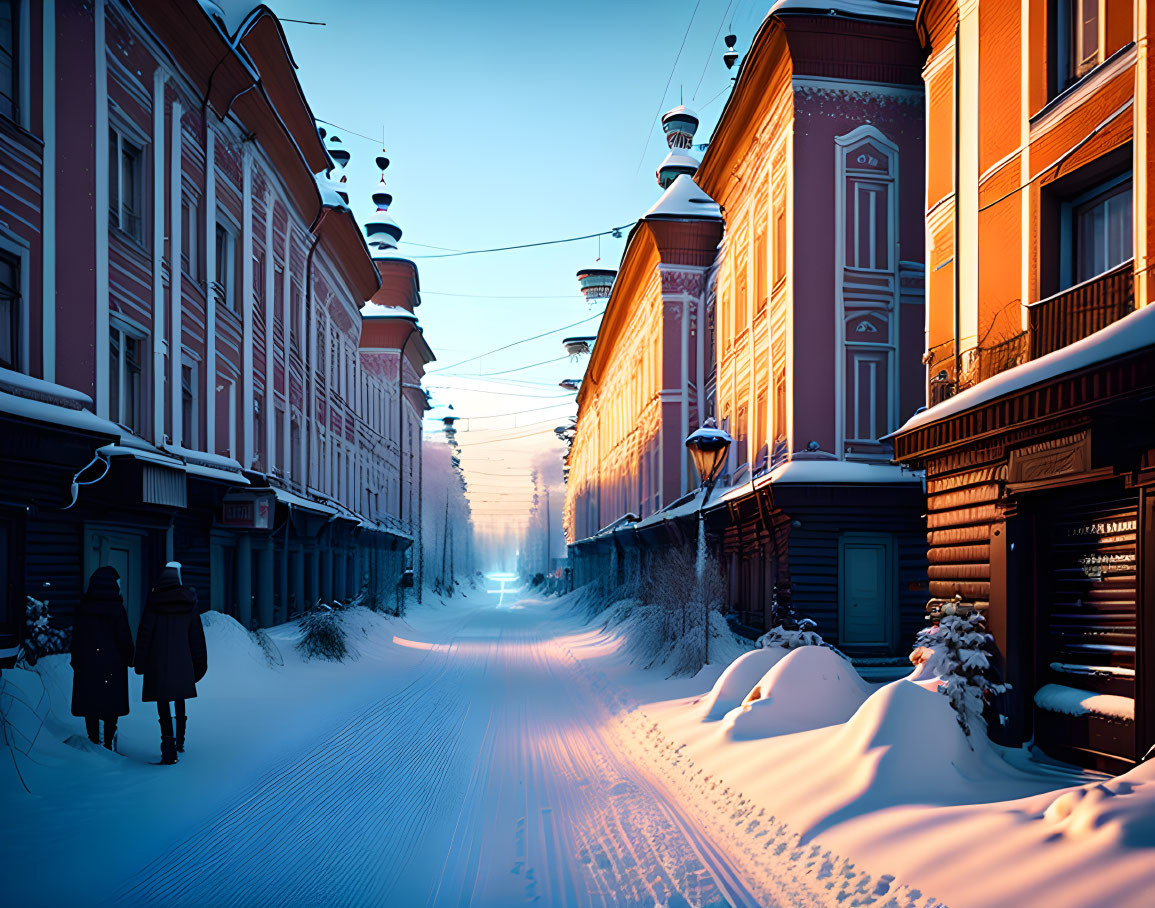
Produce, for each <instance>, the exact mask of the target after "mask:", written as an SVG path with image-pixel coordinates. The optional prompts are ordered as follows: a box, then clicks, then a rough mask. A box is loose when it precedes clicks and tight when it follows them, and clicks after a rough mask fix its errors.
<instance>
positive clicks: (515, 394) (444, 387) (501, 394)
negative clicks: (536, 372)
mask: <svg viewBox="0 0 1155 908" xmlns="http://www.w3.org/2000/svg"><path fill="white" fill-rule="evenodd" d="M447 377H449V378H453V377H454V376H452V375H450V376H447ZM425 387H426V388H428V389H430V390H438V391H464V392H465V393H467V394H492V395H494V396H497V397H525V398H529V399H531V400H562V399H563V398H566V397H568V398H569V399H570V400H573V393H572V392H571V393H569V394H526V393H525V392H524V391H482V390H480V389H477V388H455V387H453V386H452V385H426V386H425Z"/></svg>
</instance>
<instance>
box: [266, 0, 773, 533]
mask: <svg viewBox="0 0 1155 908" xmlns="http://www.w3.org/2000/svg"><path fill="white" fill-rule="evenodd" d="M270 5H271V6H272V7H273V9H274V10H275V11H276V12H277V13H278V15H280V16H281V17H283V18H296V19H308V20H320V21H323V22H324V23H326V24H325V25H324V26H323V27H320V26H311V25H300V24H294V23H291V22H289V23H285V26H284V28H285V32H286V34H287V35H288V37H289V41H290V44H291V46H292V49H293V53H294V55H295V57H296V60H297V63H298V66H299V73H298V75H299V78H300V80H301V84H302V86H303V87H304V89H305V93H306V95H307V97H308V99H309V102H310V104H311V106H312V108H313V112H314V114H315V115H316V116H317V117H318V118H320V119H323V120H328V121H331V122H333V123H336V124H338V125H339V127H341V128H338V129H337V130H336V131H337V132H338V134H340V135H341V136H342V139H343V140H344V142H345V145H346V147H347V148H349V150H350V151H351V152H352V153H353V160H352V162H351V163H350V165H349V168H348V171H347V173H348V175H349V184H350V190H351V201H352V205H353V208H354V211H355V212H356V214H357V215H358V218H359V219H360V220H362V222H364V221H365V220H366V219H367V218H368V216H369V215H370V214H371V213H372V212H373V210H374V207H373V204H372V202H371V201H370V199H369V195H370V193H371V192H372V191H373V189H374V187H375V185H376V182H377V179H378V173H377V170H376V167H375V165H374V163H373V159H374V157H375V156H376V155H377V154H378V153H379V152H380V144H381V143H380V138H379V137H380V135H381V131H382V127H384V131H385V147H386V150H387V154H388V156H389V158H390V159H391V160H392V165H391V166H390V168H389V170H388V171H387V172H386V175H385V177H386V180H387V182H388V185H389V189H390V191H391V192H392V193H393V196H394V202H393V207H392V209H391V213H392V214H393V216H394V217H395V218H396V220H397V221H398V223H399V224H400V225H401V228H402V230H403V231H404V236H403V239H402V244H401V247H400V249H399V254H402V255H405V256H408V257H410V258H413V259H414V260H415V261H416V262H417V263H418V265H419V266H420V270H421V287H422V300H423V302H422V306H421V308H420V310H419V312H418V314H419V315H420V318H421V324H422V326H423V328H424V330H425V336H426V338H427V339H428V341H429V343H430V345H431V346H432V348H433V350H434V352H435V353H436V355H437V358H438V360H439V362H438V363H436V364H434V365H433V366H432V368H431V373H432V374H430V375H429V376H428V378H427V382H426V384H427V386H428V387H429V388H430V389H431V392H432V394H433V401H434V404H435V407H436V409H435V410H434V411H433V415H437V416H439V415H440V414H441V413H442V412H443V411H444V409H445V407H446V406H448V405H449V404H453V405H454V409H455V412H456V413H458V414H459V415H461V416H462V417H471V419H470V420H469V421H463V422H462V423H461V424H460V425H459V428H460V429H461V430H462V431H461V432H460V434H459V439H460V441H461V442H462V444H463V446H464V447H463V451H464V453H463V462H464V464H465V466H466V471H467V475H468V476H469V478H470V486H471V491H472V493H473V495H472V497H473V498H474V511H475V514H476V515H477V517H478V519H479V523H480V524H481V525H482V527H483V528H484V527H485V526H486V525H487V523H488V522H494V521H496V522H501V521H504V520H505V518H506V515H507V514H508V515H510V519H514V518H516V516H517V512H518V511H519V510H521V511H524V505H525V503H526V502H527V501H528V482H527V477H528V472H529V469H530V466H531V464H532V463H533V462H534V460H535V459H539V460H540V459H541V458H542V457H544V456H545V455H544V454H543V452H544V451H548V452H551V457H549V458H546V459H547V460H550V459H551V458H552V459H556V460H558V461H560V457H561V453H562V450H563V449H562V447H561V445H560V444H558V443H557V442H556V441H554V439H553V436H552V433H550V434H542V435H537V436H534V437H529V438H525V439H520V440H515V441H496V439H504V438H509V437H510V436H514V435H519V434H524V433H527V432H533V431H535V430H537V431H541V430H549V429H552V427H553V426H554V425H561V424H562V423H564V422H565V421H566V417H567V416H568V415H569V414H571V413H573V412H574V408H573V406H572V405H569V406H567V405H566V401H565V399H561V398H558V397H555V395H560V394H562V391H561V389H559V388H558V387H557V382H558V381H560V380H561V379H563V378H567V377H571V376H573V377H576V376H579V375H580V374H581V370H582V368H584V362H583V363H574V364H571V363H570V362H569V361H562V362H558V363H553V364H549V365H546V366H541V367H538V368H534V369H528V370H525V371H518V372H513V373H510V374H508V375H504V376H492V378H502V379H514V380H517V381H518V382H526V381H533V382H541V383H542V384H540V385H526V384H495V383H492V381H491V382H485V383H482V382H478V381H475V380H468V379H466V378H465V377H464V376H465V375H467V374H469V373H473V374H476V373H479V372H480V373H486V372H498V371H501V370H505V369H512V368H516V367H519V366H523V365H527V364H530V363H538V362H541V361H543V360H549V359H554V358H557V357H562V356H563V355H564V351H563V350H562V347H561V344H560V341H561V338H562V337H563V336H564V335H565V334H569V333H574V334H580V333H587V332H588V333H594V329H595V328H596V326H597V321H596V320H595V321H591V322H589V323H587V324H586V325H583V326H580V327H579V328H574V329H572V330H571V331H568V332H562V333H559V334H556V335H551V336H550V337H547V338H544V339H542V340H538V341H534V342H531V343H526V344H522V345H520V346H517V347H514V348H512V349H510V350H507V351H504V352H502V353H498V354H494V355H493V356H488V357H486V358H485V359H482V360H479V361H474V362H471V363H469V364H468V365H465V366H461V367H459V368H455V369H449V370H446V372H447V373H448V372H453V373H455V375H453V376H452V377H451V376H449V375H448V374H444V373H443V374H437V370H438V369H443V368H444V367H446V366H451V365H452V364H454V363H455V362H457V361H458V360H462V359H465V358H467V357H472V356H475V355H477V354H479V353H484V352H485V351H487V350H491V349H493V348H496V347H499V346H502V345H503V344H506V343H509V342H510V341H513V340H517V339H520V338H523V337H528V336H530V335H534V334H539V333H542V332H546V331H550V330H551V329H554V328H558V327H560V326H562V325H566V324H569V323H572V322H577V321H578V320H580V319H583V318H586V317H587V316H589V315H591V314H592V313H591V311H590V309H589V308H588V307H587V305H586V303H585V301H584V300H583V299H582V297H581V295H580V293H579V292H578V286H577V281H576V279H575V276H574V275H575V272H576V271H577V270H578V269H579V268H581V267H584V266H588V265H592V264H594V260H595V259H596V258H597V256H598V245H597V241H596V240H585V241H582V242H579V243H572V244H566V245H560V246H552V247H545V248H543V249H535V250H523V251H518V252H505V253H494V254H488V255H470V256H461V257H458V258H441V259H437V258H421V256H427V255H431V254H435V253H436V252H437V251H438V250H435V249H429V248H424V247H422V246H417V245H414V244H416V243H422V244H428V245H433V246H442V247H450V248H453V249H477V248H484V247H492V246H506V245H512V244H517V243H528V242H535V241H539V240H546V239H557V238H561V237H568V236H576V235H582V234H589V233H594V232H597V231H600V230H605V229H608V228H610V227H613V226H617V225H620V224H626V223H630V222H632V221H634V220H635V219H636V218H637V217H639V216H640V215H641V214H643V213H644V212H645V210H646V209H647V208H649V207H650V205H652V204H653V202H654V201H655V200H656V199H657V197H658V195H659V194H660V189H659V187H658V185H657V183H656V182H655V179H654V170H655V169H656V168H657V166H658V164H659V163H660V162H661V160H662V158H663V157H664V155H665V151H666V146H665V141H664V138H663V136H662V132H661V127H660V124H655V125H654V126H653V129H652V130H651V129H650V127H651V124H653V123H654V120H655V116H657V115H658V114H660V113H661V112H663V111H665V110H667V109H668V108H670V107H673V106H675V105H677V104H678V103H679V91H681V92H682V96H683V97H684V100H685V103H686V105H687V106H689V107H691V108H692V109H694V110H696V111H697V112H698V113H699V114H700V115H701V116H702V120H703V125H702V128H701V129H700V130H699V132H698V135H697V141H702V142H704V141H706V140H707V139H708V138H709V132H710V129H711V128H712V127H713V124H714V121H715V120H716V118H717V116H718V114H719V112H720V111H721V109H722V105H723V103H724V101H725V90H726V89H727V86H728V85H729V84H730V76H731V75H732V73H731V72H729V71H727V70H726V69H725V67H724V66H723V64H722V50H723V44H722V36H723V35H725V34H726V33H727V32H728V31H729V30H730V24H731V21H732V22H733V31H734V32H735V33H736V34H737V35H738V49H739V51H744V50H745V48H746V47H747V46H748V44H749V42H750V40H751V38H752V37H753V33H754V30H755V29H756V27H757V25H758V23H759V22H760V21H761V19H762V17H763V15H764V14H765V11H766V9H767V8H768V7H769V3H768V2H766V0H733V2H729V0H700V2H699V3H698V4H697V11H696V15H695V16H694V20H693V25H692V26H691V29H690V33H689V37H688V39H687V40H686V43H685V48H684V49H683V50H682V52H681V58H680V60H679V62H678V65H677V67H676V69H675V71H674V75H673V77H672V79H671V81H670V86H669V89H668V90H666V92H665V95H664V96H663V86H664V85H665V83H666V80H667V77H669V76H670V71H671V67H672V66H673V64H674V60H675V58H676V57H677V56H678V51H679V45H680V44H681V43H682V39H683V35H684V34H685V33H686V28H687V24H688V23H689V22H690V18H691V14H692V13H693V12H694V10H695V0H669V2H664V3H651V2H633V0H624V2H623V0H613V2H609V0H592V2H586V3H567V4H560V3H550V2H498V3H477V2H461V0H445V2H436V0H426V2H399V0H398V2H394V0H331V2H328V3H317V2H316V0H272V2H271V4H270ZM727 7H729V13H728V14H727V15H726V16H725V19H723V13H724V11H726V10H727ZM720 25H721V33H720V34H718V36H717V38H716V39H715V34H716V33H717V32H718V29H719V26H720ZM712 43H713V46H712V49H711V44H712ZM703 67H705V75H704V77H702V73H703ZM700 77H702V80H701V86H700V87H697V86H698V82H699V78H700ZM695 90H696V91H697V96H696V97H692V96H693V95H694V94H695ZM648 130H649V131H650V135H649V139H648V141H647V139H646V135H647V131H648ZM354 132H356V133H363V134H364V135H366V136H372V137H377V138H375V139H372V140H370V139H363V138H358V137H357V136H355V135H353V133H354ZM623 242H624V240H613V239H610V238H604V239H603V241H602V246H601V264H602V265H604V266H605V267H610V268H616V267H617V264H618V262H619V260H620V258H621V253H622V247H623ZM443 294H479V295H485V296H498V297H504V298H498V299H484V298H472V297H467V296H451V295H443ZM530 296H532V297H538V298H535V299H525V298H521V297H530ZM450 385H452V386H453V389H450V388H449V387H447V386H450ZM467 389H472V390H467ZM482 392H487V393H482ZM493 392H501V393H500V394H497V393H493ZM523 395H546V397H542V396H534V397H529V396H523ZM554 405H557V406H556V407H554ZM541 407H551V408H552V409H546V410H540V409H537V408H541ZM531 409H533V410H535V411H536V412H529V413H523V414H521V415H518V416H502V415H501V414H512V413H515V412H518V411H523V410H531ZM481 417H490V418H485V419H483V418H481ZM518 428H520V429H521V431H520V432H519V431H516V429H518ZM483 441H484V442H487V443H486V444H477V443H478V442H483ZM551 462H552V460H551ZM486 473H496V474H501V475H498V476H488V475H482V474H486ZM506 474H508V476H507V475H506ZM510 493H512V494H510ZM556 494H557V495H558V497H557V498H555V499H554V501H555V508H556V509H557V510H558V511H559V512H560V495H561V493H560V491H558V492H557V493H556Z"/></svg>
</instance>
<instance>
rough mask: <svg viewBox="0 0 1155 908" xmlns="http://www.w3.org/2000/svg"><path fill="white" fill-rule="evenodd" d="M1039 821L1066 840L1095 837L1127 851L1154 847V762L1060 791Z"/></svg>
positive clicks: (1149, 761) (1150, 761)
mask: <svg viewBox="0 0 1155 908" xmlns="http://www.w3.org/2000/svg"><path fill="white" fill-rule="evenodd" d="M1043 819H1044V820H1045V821H1046V822H1047V823H1049V824H1050V825H1052V826H1055V827H1057V828H1058V831H1059V833H1060V834H1061V835H1062V836H1064V837H1065V838H1067V839H1073V840H1085V839H1095V838H1099V839H1105V840H1107V844H1118V845H1124V846H1126V847H1129V848H1155V761H1152V760H1148V761H1147V762H1146V763H1140V764H1139V765H1138V766H1136V767H1135V768H1134V769H1132V770H1131V771H1130V772H1128V773H1125V774H1124V775H1121V776H1119V777H1117V778H1114V779H1112V780H1111V781H1109V782H1102V783H1096V784H1093V785H1084V786H1083V787H1082V788H1075V789H1072V790H1071V791H1067V792H1064V793H1063V794H1061V795H1059V797H1057V798H1055V800H1054V801H1052V802H1051V804H1050V805H1049V806H1048V807H1047V809H1046V811H1045V813H1044V814H1043Z"/></svg>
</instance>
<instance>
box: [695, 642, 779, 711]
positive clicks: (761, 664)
mask: <svg viewBox="0 0 1155 908" xmlns="http://www.w3.org/2000/svg"><path fill="white" fill-rule="evenodd" d="M788 652H789V650H785V649H781V648H780V647H767V648H766V649H755V650H750V652H748V653H743V654H742V655H741V656H739V657H738V658H737V659H735V660H734V661H733V662H731V663H730V664H729V665H728V666H726V670H725V671H724V672H722V674H721V676H720V677H719V678H718V680H717V681H715V682H714V686H713V687H712V688H710V692H709V693H708V694H706V696H705V697H703V698H702V701H701V704H702V713H703V718H704V719H705V720H706V721H713V720H716V719H721V718H722V717H723V716H724V715H726V713H728V712H729V711H730V710H732V709H734V708H735V707H738V706H741V705H742V701H743V700H745V699H746V695H747V694H748V693H750V691H751V689H752V688H753V687H754V685H755V684H757V683H758V682H759V681H760V680H761V679H762V676H763V675H765V674H766V673H767V672H768V671H770V669H772V668H773V667H774V666H775V665H777V664H778V662H779V661H780V660H781V659H782V657H783V656H785V655H786V654H787V653H788Z"/></svg>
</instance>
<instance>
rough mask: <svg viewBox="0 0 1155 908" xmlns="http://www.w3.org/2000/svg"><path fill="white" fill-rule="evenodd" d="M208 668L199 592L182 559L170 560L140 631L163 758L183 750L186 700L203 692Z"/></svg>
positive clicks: (148, 698)
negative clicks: (183, 573) (185, 579)
mask: <svg viewBox="0 0 1155 908" xmlns="http://www.w3.org/2000/svg"><path fill="white" fill-rule="evenodd" d="M207 670H208V648H207V646H206V645H205V631H204V627H203V625H202V624H201V619H200V615H199V614H198V612H197V597H196V591H195V590H194V589H192V588H191V587H187V586H185V585H184V584H183V583H181V577H180V563H179V562H176V561H170V562H169V563H168V564H166V565H165V566H164V570H163V571H161V572H160V577H159V579H158V580H157V582H156V586H154V587H153V588H152V590H151V591H149V594H148V602H147V603H146V604H145V607H144V614H143V615H141V618H140V627H139V628H138V630H137V634H136V673H137V674H138V675H144V691H143V697H142V699H143V700H144V701H145V702H146V703H148V702H155V703H156V712H157V716H158V718H159V719H160V761H161V762H162V763H175V762H176V761H177V756H176V755H177V752H178V751H181V752H183V751H184V738H185V728H186V725H187V720H186V717H185V707H184V701H185V700H188V699H190V698H192V697H195V696H196V695H197V688H196V682H197V681H199V680H200V679H201V678H203V677H204V676H205V672H206V671H207ZM174 706H175V708H176V730H175V734H174V730H173V721H172V720H173V707H174Z"/></svg>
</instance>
